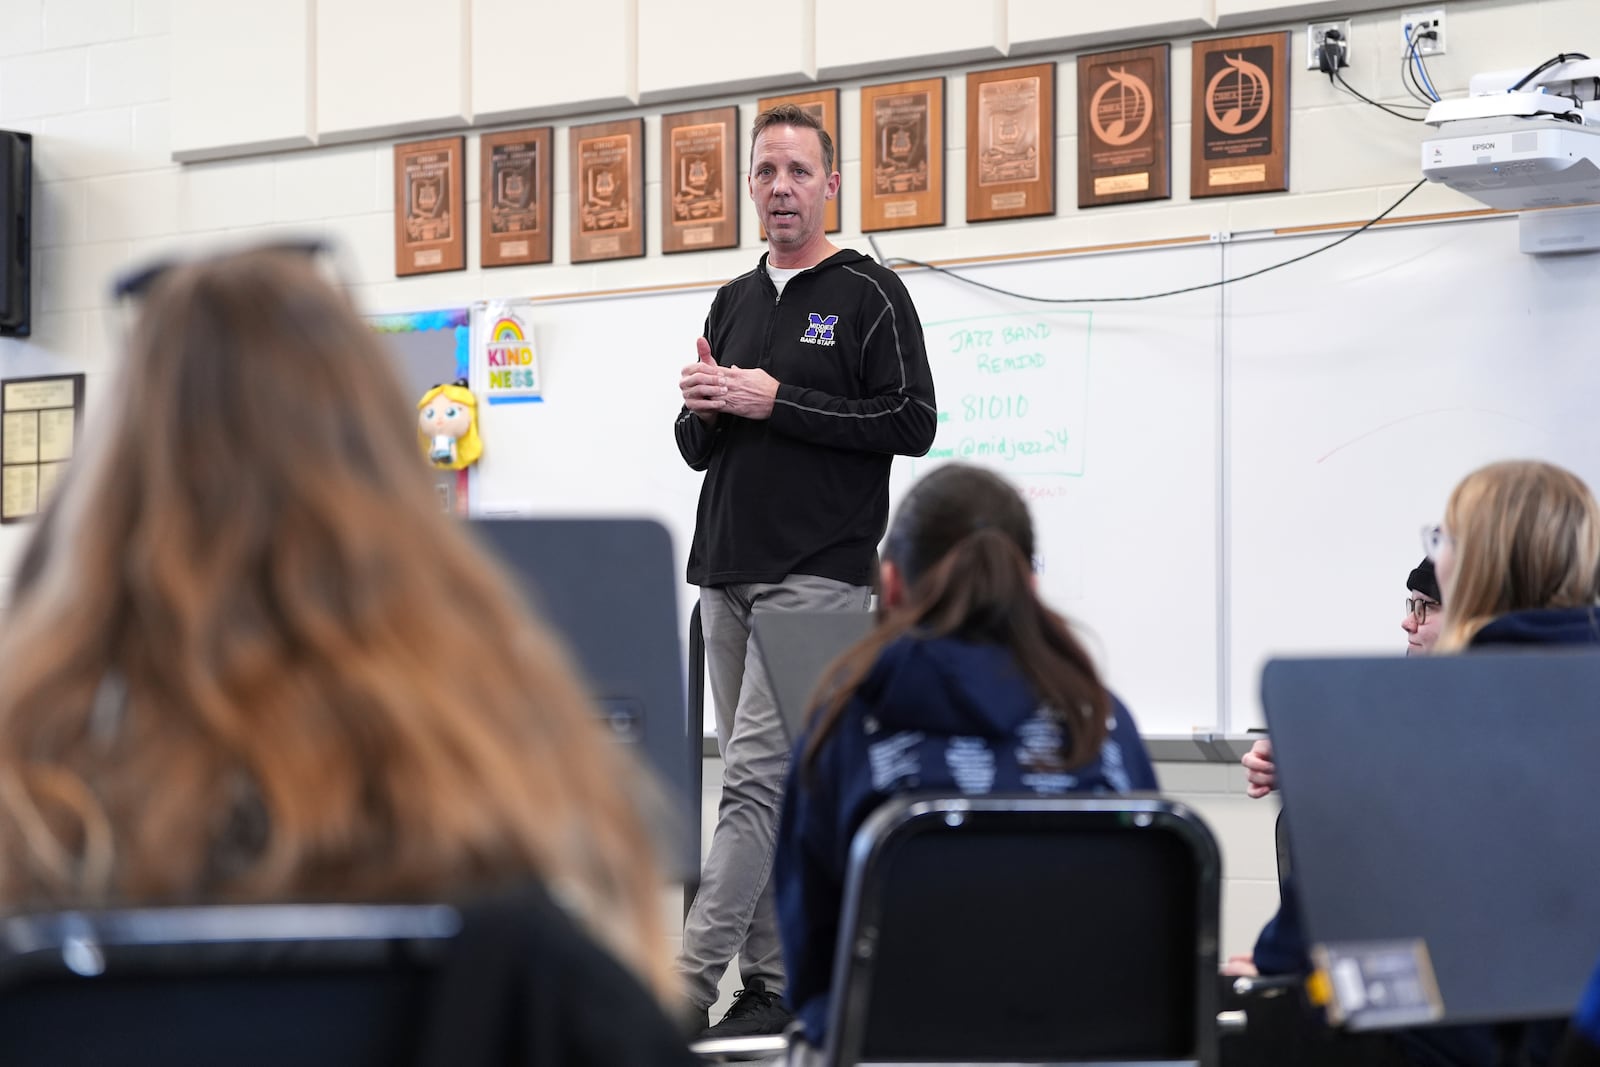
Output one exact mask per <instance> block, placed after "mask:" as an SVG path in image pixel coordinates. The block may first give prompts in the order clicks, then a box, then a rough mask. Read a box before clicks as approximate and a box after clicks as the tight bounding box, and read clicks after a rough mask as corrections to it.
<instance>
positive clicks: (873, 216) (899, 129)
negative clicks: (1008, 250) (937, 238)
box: [861, 78, 944, 233]
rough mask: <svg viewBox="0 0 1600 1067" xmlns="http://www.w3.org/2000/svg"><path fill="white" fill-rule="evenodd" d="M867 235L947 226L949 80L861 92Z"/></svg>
mask: <svg viewBox="0 0 1600 1067" xmlns="http://www.w3.org/2000/svg"><path fill="white" fill-rule="evenodd" d="M861 167H862V172H863V173H862V175H861V230H862V232H863V233H868V232H871V231H873V230H904V229H909V228H911V227H913V226H941V225H943V224H944V79H943V78H926V79H924V80H922V81H914V82H897V83H895V84H893V85H864V86H862V87H861Z"/></svg>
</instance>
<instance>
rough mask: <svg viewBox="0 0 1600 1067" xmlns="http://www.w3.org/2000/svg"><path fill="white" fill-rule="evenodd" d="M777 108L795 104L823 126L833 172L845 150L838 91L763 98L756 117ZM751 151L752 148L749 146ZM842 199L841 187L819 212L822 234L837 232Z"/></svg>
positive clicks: (825, 90) (764, 233) (764, 235)
mask: <svg viewBox="0 0 1600 1067" xmlns="http://www.w3.org/2000/svg"><path fill="white" fill-rule="evenodd" d="M779 104H795V105H797V106H798V107H800V108H801V110H803V111H808V112H810V113H811V114H812V115H814V116H815V117H816V119H817V121H819V122H821V123H822V128H823V129H824V130H827V131H828V138H829V140H831V141H832V142H833V169H834V170H838V169H839V157H840V154H841V153H842V152H843V151H844V149H843V148H842V147H841V146H840V144H839V90H837V89H818V90H816V91H815V92H810V93H789V94H788V95H786V96H763V97H762V98H761V99H759V100H757V101H756V113H757V114H760V113H761V112H762V111H765V110H767V109H768V108H770V107H777V106H778V105H779ZM752 147H754V146H752ZM843 199H844V187H843V185H841V186H840V187H839V195H838V196H836V197H834V198H833V199H832V200H830V201H828V203H827V206H826V207H824V208H823V209H822V232H823V233H838V232H839V204H840V201H842V200H843ZM761 239H762V240H763V241H765V240H766V239H767V230H766V227H764V226H763V227H762V228H761Z"/></svg>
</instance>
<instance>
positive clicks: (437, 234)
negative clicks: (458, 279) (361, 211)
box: [394, 137, 467, 277]
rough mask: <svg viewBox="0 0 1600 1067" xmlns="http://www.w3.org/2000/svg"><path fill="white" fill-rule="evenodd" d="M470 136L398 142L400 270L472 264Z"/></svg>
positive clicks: (397, 264) (402, 272)
mask: <svg viewBox="0 0 1600 1067" xmlns="http://www.w3.org/2000/svg"><path fill="white" fill-rule="evenodd" d="M465 152H466V139H465V138H462V137H444V138H440V139H439V140H436V141H413V142H411V143H410V144H397V145H395V146H394V272H395V274H396V276H398V277H405V276H406V275H408V274H433V273H435V272H438V271H447V270H465V269H466V266H467V213H466V199H467V198H466V188H465V183H466V156H465V154H464V153H465Z"/></svg>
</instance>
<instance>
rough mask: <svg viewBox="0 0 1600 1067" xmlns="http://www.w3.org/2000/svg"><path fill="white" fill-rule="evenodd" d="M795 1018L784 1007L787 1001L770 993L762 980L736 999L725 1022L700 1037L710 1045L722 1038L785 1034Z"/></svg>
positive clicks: (754, 982)
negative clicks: (713, 1040) (785, 1030)
mask: <svg viewBox="0 0 1600 1067" xmlns="http://www.w3.org/2000/svg"><path fill="white" fill-rule="evenodd" d="M792 1018H794V1016H792V1015H790V1014H789V1012H788V1010H787V1009H786V1008H784V1006H783V997H782V996H780V995H779V994H777V993H773V992H771V991H769V990H768V989H767V986H766V983H765V982H763V981H761V979H759V978H752V979H750V984H749V985H747V986H745V987H744V988H743V989H741V990H739V992H737V993H735V994H734V995H733V1007H731V1008H729V1009H728V1014H726V1015H724V1016H723V1017H722V1021H721V1022H720V1023H718V1024H717V1025H715V1026H713V1027H710V1028H709V1029H707V1030H706V1032H705V1033H703V1034H701V1035H700V1038H701V1040H703V1041H709V1040H711V1039H713V1038H718V1037H755V1036H757V1035H761V1034H781V1033H783V1028H784V1027H785V1026H788V1025H789V1020H790V1019H792Z"/></svg>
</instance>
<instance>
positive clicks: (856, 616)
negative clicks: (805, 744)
mask: <svg viewBox="0 0 1600 1067" xmlns="http://www.w3.org/2000/svg"><path fill="white" fill-rule="evenodd" d="M875 618H876V617H875V616H874V615H873V614H872V612H870V611H763V612H757V613H756V614H755V615H753V616H751V619H750V629H751V630H752V631H753V632H754V633H755V636H756V648H757V650H759V651H760V653H761V661H762V662H763V663H765V664H766V666H767V678H768V680H769V681H770V682H771V683H772V696H773V699H774V700H775V701H776V702H777V705H778V714H779V715H781V716H782V717H783V725H784V728H785V729H787V730H788V731H789V740H790V741H793V740H795V739H796V738H798V737H799V736H800V735H801V734H802V733H803V732H804V731H805V727H806V717H807V716H808V715H810V714H811V708H810V702H811V693H812V691H813V690H815V689H816V687H817V682H818V681H820V680H821V678H822V672H823V671H824V670H825V669H826V668H827V666H828V664H830V663H832V662H833V661H834V660H835V659H837V658H838V657H839V655H840V653H842V652H844V650H845V649H847V648H849V647H850V646H851V645H853V644H855V643H856V642H857V641H859V640H861V639H862V638H863V637H865V636H866V635H867V631H869V630H871V629H872V625H873V622H874V619H875Z"/></svg>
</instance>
